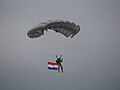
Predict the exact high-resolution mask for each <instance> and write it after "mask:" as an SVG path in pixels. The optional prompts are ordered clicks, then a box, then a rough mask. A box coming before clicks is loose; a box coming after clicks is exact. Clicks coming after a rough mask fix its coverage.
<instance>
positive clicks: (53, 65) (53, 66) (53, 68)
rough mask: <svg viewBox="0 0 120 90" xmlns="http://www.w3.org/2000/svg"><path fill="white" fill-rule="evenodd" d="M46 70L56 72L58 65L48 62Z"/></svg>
mask: <svg viewBox="0 0 120 90" xmlns="http://www.w3.org/2000/svg"><path fill="white" fill-rule="evenodd" d="M48 69H50V70H58V64H57V63H56V62H48Z"/></svg>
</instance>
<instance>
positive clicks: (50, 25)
mask: <svg viewBox="0 0 120 90" xmlns="http://www.w3.org/2000/svg"><path fill="white" fill-rule="evenodd" d="M48 29H49V30H54V31H55V32H58V33H61V34H63V35H64V36H66V37H69V36H71V38H72V37H73V36H74V35H76V34H77V33H78V32H79V31H80V26H79V25H76V24H75V23H73V22H69V21H64V20H48V21H47V22H43V23H39V24H37V26H36V27H34V28H32V29H31V30H29V31H28V33H27V35H28V37H30V38H38V37H40V36H42V35H44V31H45V30H46V31H48Z"/></svg>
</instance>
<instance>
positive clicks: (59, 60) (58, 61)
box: [56, 58, 63, 71]
mask: <svg viewBox="0 0 120 90" xmlns="http://www.w3.org/2000/svg"><path fill="white" fill-rule="evenodd" d="M62 61H63V60H62V59H61V58H57V60H56V62H57V63H58V71H59V70H60V67H61V70H62V71H63V66H62V64H61V62H62Z"/></svg>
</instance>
